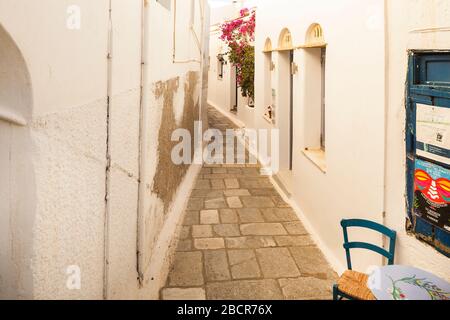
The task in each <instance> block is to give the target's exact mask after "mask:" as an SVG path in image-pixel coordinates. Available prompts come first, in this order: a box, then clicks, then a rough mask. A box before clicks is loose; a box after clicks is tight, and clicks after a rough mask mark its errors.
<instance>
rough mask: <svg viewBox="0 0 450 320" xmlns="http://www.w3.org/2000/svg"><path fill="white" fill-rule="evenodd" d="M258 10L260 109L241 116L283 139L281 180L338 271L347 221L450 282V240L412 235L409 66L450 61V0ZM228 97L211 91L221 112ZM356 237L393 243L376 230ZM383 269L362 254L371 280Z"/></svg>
mask: <svg viewBox="0 0 450 320" xmlns="http://www.w3.org/2000/svg"><path fill="white" fill-rule="evenodd" d="M256 10H257V18H256V20H257V23H256V24H257V29H256V44H255V50H256V65H255V68H256V75H255V92H256V98H255V110H254V111H253V117H252V119H247V116H246V115H241V114H239V113H238V114H237V115H231V116H230V117H231V118H232V119H234V120H235V121H236V122H237V123H240V124H241V125H242V126H246V127H248V128H256V129H268V130H273V129H277V130H279V136H280V138H279V145H280V150H279V161H280V168H279V172H277V173H276V175H274V177H273V178H274V179H273V180H274V182H275V183H276V184H277V185H278V186H279V187H280V190H282V191H283V192H284V194H285V195H286V197H287V198H288V199H289V200H290V202H291V204H292V205H293V206H294V207H296V209H297V211H298V213H299V215H300V216H301V217H302V220H303V221H304V222H305V223H306V225H307V226H308V229H309V230H310V231H311V233H312V234H313V235H315V240H316V242H317V243H318V244H319V246H320V247H321V249H322V250H323V251H324V253H325V254H326V256H327V258H328V259H329V261H330V263H331V264H332V265H333V266H334V267H335V269H336V270H337V271H338V272H342V271H343V270H345V269H346V260H345V251H344V249H343V247H342V244H343V236H342V229H341V227H340V221H341V219H344V218H362V219H368V220H372V221H375V222H378V223H381V224H384V225H386V226H388V227H390V228H392V229H394V230H396V231H397V233H398V240H397V251H396V261H395V262H396V263H397V264H403V265H413V266H417V267H419V268H423V269H425V270H429V271H431V272H433V273H435V274H437V275H439V276H441V277H443V278H445V279H450V268H449V266H450V264H449V258H448V233H447V235H446V237H447V238H445V239H444V240H442V241H443V242H441V243H440V245H438V246H440V247H439V249H440V250H441V252H438V251H437V250H436V248H434V247H433V246H432V245H429V244H425V243H424V242H421V241H419V240H418V239H416V237H415V236H414V234H412V233H409V232H407V231H406V227H405V221H406V217H407V211H408V209H407V181H408V177H407V173H406V171H407V153H406V150H407V149H406V142H405V141H406V139H407V137H406V133H405V132H406V125H407V124H406V119H407V109H406V107H407V106H406V94H405V93H406V92H407V85H406V82H407V74H408V61H409V58H410V57H411V55H412V52H416V53H420V52H433V53H436V52H440V53H443V54H445V53H446V52H447V54H448V50H450V33H449V31H448V30H449V27H450V25H449V21H450V2H448V1H433V2H432V3H430V1H426V0H423V1H408V0H401V1H383V0H367V1H356V0H348V1H347V0H345V1H332V0H318V1H306V0H298V1H288V0H277V1H275V0H273V1H272V0H263V1H259V2H258V5H257V9H256ZM224 15H225V16H226V13H225V11H224ZM236 17H237V16H235V18H236ZM229 18H230V17H227V19H229ZM217 47H220V44H218V45H217ZM211 50H212V51H211V60H213V59H214V58H215V57H214V53H215V52H213V50H215V49H214V48H213V47H212V46H211ZM212 65H214V63H212ZM212 68H213V67H212ZM212 73H213V74H212ZM211 74H212V75H211ZM215 77H216V75H215V74H214V72H213V71H210V82H214V78H215ZM211 78H212V80H211ZM227 90H228V86H227V85H224V86H218V89H216V90H215V93H214V95H213V94H212V92H210V94H209V99H210V104H212V105H213V106H222V108H224V106H227V98H226V97H227V95H228V93H227V92H228V91H227ZM269 106H270V107H271V108H272V117H271V118H270V117H267V110H268V107H269ZM225 109H226V107H225ZM265 115H266V116H265ZM269 150H270V148H269ZM443 234H444V233H443ZM353 240H354V241H358V240H362V241H369V242H372V243H374V244H378V245H380V246H383V245H386V243H383V239H382V238H381V236H379V235H376V234H371V233H367V232H361V233H358V232H356V236H355V237H354V238H353ZM446 241H447V242H446ZM445 243H446V244H445ZM381 263H382V261H381V260H380V258H379V257H378V256H373V255H371V254H367V253H365V252H356V253H355V255H354V267H355V269H359V270H360V271H363V272H364V271H366V270H367V269H368V268H369V267H370V266H372V265H380V264H381Z"/></svg>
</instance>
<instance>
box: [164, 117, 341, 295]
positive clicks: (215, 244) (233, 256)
mask: <svg viewBox="0 0 450 320" xmlns="http://www.w3.org/2000/svg"><path fill="white" fill-rule="evenodd" d="M208 112H209V121H210V123H209V125H210V127H211V128H218V129H220V130H222V131H225V130H226V129H227V128H235V127H234V125H233V124H232V123H231V122H230V121H229V120H228V119H227V118H225V117H223V116H222V115H221V114H220V113H219V112H217V111H216V110H215V109H213V108H210V109H209V110H208ZM246 158H248V155H247V156H246ZM336 279H337V274H336V273H335V272H334V271H333V270H332V269H331V267H330V266H329V265H328V263H327V261H326V260H325V258H324V256H323V254H322V252H321V251H320V250H319V249H318V248H317V247H316V246H315V244H314V242H313V240H312V238H311V237H310V236H309V235H308V233H307V231H306V229H305V228H304V226H303V225H302V223H301V222H300V221H299V219H298V217H297V215H296V214H295V212H294V211H293V210H292V208H290V207H289V205H288V204H287V203H285V202H284V201H283V199H282V197H281V196H280V195H279V194H278V192H277V191H276V190H275V188H274V186H273V185H272V183H271V182H270V180H269V179H268V178H267V177H264V176H261V175H260V172H259V167H258V165H257V164H236V165H205V166H204V168H203V169H202V170H201V172H200V175H199V177H198V180H197V183H196V185H195V188H194V190H193V192H192V195H191V198H190V200H189V203H188V208H187V212H186V216H185V220H184V222H183V227H182V229H181V234H180V236H179V242H178V247H177V253H176V256H175V259H174V262H173V265H172V267H171V271H170V274H169V276H168V279H167V284H166V287H165V288H163V289H162V290H161V299H164V300H204V299H210V300H282V299H290V300H316V299H319V300H323V299H332V292H331V288H332V285H333V283H335V281H336Z"/></svg>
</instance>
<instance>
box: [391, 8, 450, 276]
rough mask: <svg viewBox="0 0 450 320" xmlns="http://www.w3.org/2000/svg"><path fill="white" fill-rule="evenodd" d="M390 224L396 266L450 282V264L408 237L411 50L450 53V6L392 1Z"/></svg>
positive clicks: (429, 247) (427, 247)
mask: <svg viewBox="0 0 450 320" xmlns="http://www.w3.org/2000/svg"><path fill="white" fill-rule="evenodd" d="M387 3H388V6H387V9H388V10H387V12H388V16H387V25H388V28H389V29H388V30H389V32H388V38H387V41H388V48H389V51H388V57H389V64H388V74H387V85H388V88H389V91H388V100H387V105H388V108H387V119H388V120H387V161H386V163H387V167H386V179H387V180H386V195H385V196H386V224H387V225H389V226H390V227H392V228H394V229H395V230H397V232H398V236H399V239H398V242H397V245H398V248H397V257H396V259H397V260H396V262H398V263H401V264H406V265H414V266H418V267H420V268H423V269H425V270H429V271H431V272H433V273H435V274H437V275H439V276H441V277H443V278H444V279H447V280H450V260H449V258H447V257H445V256H444V255H442V254H440V253H438V252H437V251H436V250H435V249H434V248H432V247H431V246H428V245H426V244H423V243H422V242H420V241H418V240H416V239H415V238H414V237H412V236H408V235H406V232H405V217H406V214H405V212H406V207H405V206H406V201H405V192H406V185H405V181H406V176H405V172H406V165H405V164H406V146H405V136H404V131H405V127H406V126H405V119H406V113H405V82H406V74H407V65H408V58H407V50H412V49H415V50H438V49H441V50H449V49H450V32H449V31H448V30H449V27H450V2H449V1H445V0H442V1H440V0H436V1H427V0H421V1H408V0H398V1H388V2H387Z"/></svg>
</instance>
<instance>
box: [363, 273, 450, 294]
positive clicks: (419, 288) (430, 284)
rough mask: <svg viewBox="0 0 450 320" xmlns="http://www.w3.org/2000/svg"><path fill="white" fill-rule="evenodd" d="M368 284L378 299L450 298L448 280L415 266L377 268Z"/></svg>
mask: <svg viewBox="0 0 450 320" xmlns="http://www.w3.org/2000/svg"><path fill="white" fill-rule="evenodd" d="M367 285H368V287H369V289H370V290H371V291H372V293H373V294H374V296H375V297H376V298H377V299H378V300H450V284H449V283H448V282H446V281H444V280H443V279H440V278H438V277H436V276H435V275H433V274H431V273H429V272H426V271H423V270H420V269H417V268H413V267H407V266H395V265H394V266H386V267H381V268H377V269H375V271H374V272H372V274H371V275H370V276H369V280H368V283H367Z"/></svg>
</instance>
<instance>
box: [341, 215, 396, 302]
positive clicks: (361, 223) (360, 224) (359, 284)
mask: <svg viewBox="0 0 450 320" xmlns="http://www.w3.org/2000/svg"><path fill="white" fill-rule="evenodd" d="M341 226H342V228H343V230H344V249H345V253H346V255H347V266H348V270H347V271H345V272H344V274H343V275H342V276H341V278H340V279H339V281H338V283H337V284H336V285H334V287H333V299H334V300H342V299H349V300H376V299H375V297H374V296H373V294H372V292H371V291H370V289H369V288H368V287H367V280H368V278H369V276H368V275H366V274H364V273H360V272H356V271H353V269H352V259H351V255H350V250H352V249H366V250H370V251H374V252H376V253H378V254H380V255H382V256H384V257H386V258H387V260H388V264H389V265H393V264H394V257H395V241H396V239H397V233H396V232H395V231H394V230H391V229H389V228H387V227H385V226H383V225H381V224H378V223H375V222H372V221H368V220H361V219H352V220H342V222H341ZM349 228H365V229H370V230H374V231H377V232H380V233H381V234H383V235H385V236H386V237H388V238H389V239H390V241H389V251H386V250H385V249H383V248H380V247H379V246H376V245H373V244H370V243H366V242H350V241H349V238H348V229H349Z"/></svg>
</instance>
